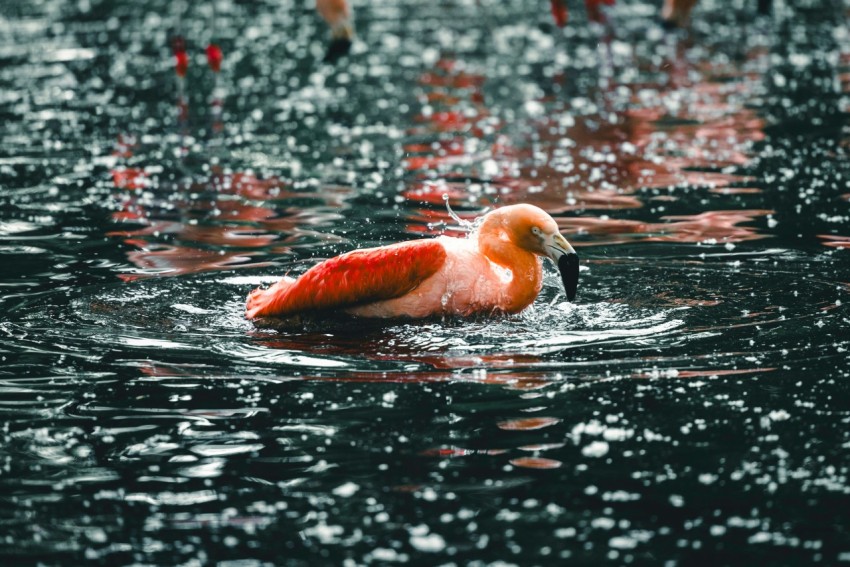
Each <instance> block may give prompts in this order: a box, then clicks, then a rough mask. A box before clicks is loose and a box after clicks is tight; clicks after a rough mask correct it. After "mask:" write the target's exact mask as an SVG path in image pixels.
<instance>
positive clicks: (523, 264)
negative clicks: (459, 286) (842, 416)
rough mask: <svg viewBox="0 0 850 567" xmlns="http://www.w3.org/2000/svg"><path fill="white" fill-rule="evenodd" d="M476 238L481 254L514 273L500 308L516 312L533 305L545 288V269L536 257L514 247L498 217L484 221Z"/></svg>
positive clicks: (507, 284)
mask: <svg viewBox="0 0 850 567" xmlns="http://www.w3.org/2000/svg"><path fill="white" fill-rule="evenodd" d="M477 236H478V249H479V250H480V251H481V253H482V254H484V255H485V256H486V257H487V258H488V259H489V260H490V261H491V262H493V263H495V264H498V265H499V266H501V267H503V268H505V269H507V270H510V273H511V279H510V282H508V283H506V287H505V290H504V293H503V295H502V298H501V301H500V307H501V309H502V310H504V311H505V312H507V313H516V312H519V311H522V310H523V309H525V308H526V307H528V306H529V305H531V303H532V302H533V301H534V299H535V298H536V297H537V294H538V293H540V288H541V287H542V286H543V269H542V267H541V265H540V260H539V259H538V258H537V256H535V255H534V254H533V253H531V252H529V251H527V250H523V249H522V248H520V247H519V246H517V245H516V244H514V243H513V241H511V239H510V237H509V236H508V233H507V231H506V229H505V227H504V225H503V224H502V222H501V219H499V217H498V216H496V215H493V216H492V217H491V218H489V219H487V220H485V221H484V224H482V225H481V227H480V228H479V230H478V235H477Z"/></svg>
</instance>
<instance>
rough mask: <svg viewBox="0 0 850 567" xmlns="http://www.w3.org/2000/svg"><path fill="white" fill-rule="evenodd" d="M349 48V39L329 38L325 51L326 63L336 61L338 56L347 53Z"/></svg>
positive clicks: (340, 56)
mask: <svg viewBox="0 0 850 567" xmlns="http://www.w3.org/2000/svg"><path fill="white" fill-rule="evenodd" d="M350 50H351V40H350V39H348V38H345V37H336V38H334V39H332V40H331V43H330V45H328V51H327V53H325V62H326V63H336V62H337V60H339V59H340V58H342V57H344V56H346V55H348V52H349V51H350Z"/></svg>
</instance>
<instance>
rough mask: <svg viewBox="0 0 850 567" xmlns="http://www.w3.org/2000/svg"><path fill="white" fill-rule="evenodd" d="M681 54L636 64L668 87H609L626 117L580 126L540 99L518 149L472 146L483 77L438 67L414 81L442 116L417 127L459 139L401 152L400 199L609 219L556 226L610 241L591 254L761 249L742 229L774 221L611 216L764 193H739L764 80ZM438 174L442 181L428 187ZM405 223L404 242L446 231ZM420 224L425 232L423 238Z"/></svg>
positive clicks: (576, 116) (617, 112)
mask: <svg viewBox="0 0 850 567" xmlns="http://www.w3.org/2000/svg"><path fill="white" fill-rule="evenodd" d="M607 49H609V50H610V46H608V47H607ZM687 49H688V47H687V45H685V44H680V45H678V47H677V48H676V49H674V50H672V51H670V52H669V53H668V56H667V57H666V58H664V57H662V59H661V61H660V62H656V61H655V60H652V62H651V63H649V61H648V60H639V59H636V60H635V62H634V64H635V66H637V67H641V66H643V67H645V71H646V72H648V73H656V74H657V73H659V72H663V73H664V76H665V77H666V81H664V80H661V81H659V82H657V83H627V84H616V83H612V84H609V86H608V87H607V89H608V90H609V91H611V92H612V93H613V92H617V93H618V94H617V96H618V97H619V98H622V93H623V92H625V93H627V95H628V97H629V98H630V105H629V107H628V108H626V109H625V110H623V109H620V108H611V109H605V108H603V109H599V111H598V112H595V113H590V114H587V113H583V112H582V111H580V110H574V109H573V108H572V107H571V102H561V101H557V100H554V99H543V100H542V101H541V108H542V109H544V111H543V112H542V113H540V114H539V115H537V116H536V117H535V116H533V117H532V118H531V119H524V121H522V122H521V123H520V124H519V129H520V131H524V130H525V131H527V133H526V135H525V139H522V138H520V139H519V140H517V136H512V137H509V136H507V135H504V134H499V133H498V131H497V129H496V128H495V127H494V128H493V129H491V130H490V133H491V135H492V134H494V133H496V136H495V138H491V139H492V140H493V141H492V142H489V143H488V144H486V145H484V144H481V143H469V142H470V138H471V137H473V136H478V132H477V131H475V132H473V131H472V126H473V125H474V126H476V127H481V124H482V120H481V118H482V117H487V116H490V115H491V112H490V111H489V110H488V109H487V108H486V106H485V104H484V102H483V99H482V98H480V97H478V96H477V95H479V94H480V93H481V92H482V89H483V86H484V84H485V83H486V82H487V80H488V79H487V77H482V76H480V75H474V76H466V75H465V74H464V72H463V69H462V68H461V69H460V70H458V64H457V62H452V61H443V62H441V63H440V65H439V66H438V67H439V70H438V71H436V72H435V73H429V74H427V75H426V76H423V78H422V80H421V81H420V83H421V84H422V85H423V87H425V88H426V94H425V100H426V101H427V102H428V103H429V104H433V105H434V106H435V107H437V108H436V110H435V109H431V110H433V112H432V113H431V114H429V115H427V116H425V115H423V116H421V117H420V119H421V120H422V121H424V122H428V123H430V124H431V129H432V130H433V131H435V132H446V131H449V130H450V131H451V132H453V133H454V136H453V137H452V138H451V139H445V138H440V139H438V140H436V141H434V142H433V143H423V142H417V143H415V144H408V145H407V146H405V156H406V158H405V161H404V165H405V167H406V169H407V170H408V171H409V172H410V174H411V180H410V181H409V183H408V185H407V187H406V189H405V190H404V193H403V195H404V197H405V198H406V199H408V200H410V201H413V202H418V203H422V204H424V205H429V206H435V205H436V207H435V208H437V209H440V208H441V205H442V202H443V199H444V196H446V197H447V198H448V201H449V202H450V203H451V205H452V206H454V207H455V208H457V209H462V208H466V209H473V210H475V211H476V212H480V211H481V210H483V209H484V208H486V207H490V206H493V204H494V203H498V204H499V205H503V204H512V203H518V202H525V203H532V204H535V205H537V206H540V207H541V208H543V209H545V210H547V211H549V212H550V213H553V214H561V215H563V216H565V217H566V215H564V214H565V213H573V212H583V211H601V212H604V213H605V214H606V216H596V215H593V216H586V217H579V218H562V219H560V221H561V223H562V226H563V227H565V228H566V229H568V230H569V229H572V230H573V231H574V232H577V233H579V234H581V233H587V234H593V235H603V236H605V238H603V239H602V240H594V244H595V243H602V244H618V243H631V242H690V243H696V242H706V243H711V242H723V243H726V242H732V243H734V242H741V241H746V240H755V239H758V238H763V237H764V235H761V234H759V231H758V229H757V228H755V227H745V226H741V225H742V224H745V223H747V222H751V221H753V220H755V219H756V218H758V217H761V216H764V215H765V214H768V213H769V212H770V211H762V210H742V211H735V210H715V211H706V212H700V213H697V214H692V215H678V216H667V217H660V219H659V220H657V221H650V222H642V221H635V220H623V219H612V218H609V217H608V216H607V215H610V214H612V213H613V212H616V211H621V210H622V211H625V210H639V209H642V208H644V207H645V204H646V203H647V202H648V200H669V201H675V200H677V199H680V195H681V193H680V192H688V191H694V190H700V191H708V192H709V193H712V194H714V195H755V194H758V193H760V192H761V190H760V189H758V188H751V187H747V186H745V184H746V183H749V182H751V181H752V179H751V178H749V177H746V176H744V175H740V174H737V173H735V172H734V170H735V169H736V168H740V167H741V166H745V165H747V164H748V163H749V162H750V148H751V146H752V144H754V143H756V142H759V141H761V140H763V139H764V136H765V135H764V127H765V122H764V120H763V119H762V118H761V117H759V116H758V115H757V114H756V112H755V111H754V110H752V109H750V108H746V107H744V106H743V104H742V102H741V101H742V100H743V99H745V98H746V97H747V96H748V95H751V94H752V92H753V90H754V89H757V88H759V86H758V85H759V84H760V80H761V79H760V74H759V73H757V72H754V71H752V70H749V69H747V67H748V64H745V65H743V67H744V68H745V69H747V70H745V71H740V70H738V69H736V68H735V66H734V65H732V64H715V65H714V66H713V67H712V66H709V65H707V64H702V65H696V64H693V63H691V62H690V60H689V58H688V55H687ZM747 57H748V58H749V60H750V61H753V62H755V61H759V60H761V59H763V58H764V57H766V53H765V52H764V50H763V49H759V48H756V49H753V50H752V51H751V52H750V53H748V54H747ZM609 64H610V63H609ZM461 67H462V66H461ZM554 80H555V82H558V81H559V80H561V81H564V82H566V81H569V80H570V78H569V77H567V76H562V77H560V78H558V77H556V78H555V79H554ZM432 95H434V96H432ZM472 95H476V96H474V97H473V96H472ZM591 98H592V97H591ZM603 104H604V103H603ZM438 110H439V112H437V111H438ZM484 122H486V121H484ZM445 125H449V126H450V127H449V128H448V129H447V128H445V127H444V126H445ZM529 129H530V131H528V130H529ZM420 133H421V132H420ZM473 141H476V142H478V141H480V140H473ZM434 172H436V173H437V174H439V175H441V176H442V177H441V178H437V179H434V175H433V174H434ZM742 185H743V186H742ZM652 189H655V190H657V189H667V190H668V191H669V192H670V194H669V195H662V196H659V195H654V194H650V192H649V191H647V190H652ZM653 212H654V211H653ZM469 216H471V215H469ZM409 220H410V224H409V225H408V230H409V231H410V232H411V233H415V234H422V233H433V232H436V231H438V230H440V229H442V227H443V226H445V225H448V226H451V225H452V224H453V221H452V220H451V218H450V217H449V215H448V214H447V213H444V212H441V211H427V210H423V209H419V210H416V211H415V212H414V214H413V215H411V216H410V217H409ZM423 221H424V222H427V223H430V226H428V227H427V228H426V227H423V226H421V224H419V223H421V222H423ZM579 244H584V243H579ZM586 245H590V244H586Z"/></svg>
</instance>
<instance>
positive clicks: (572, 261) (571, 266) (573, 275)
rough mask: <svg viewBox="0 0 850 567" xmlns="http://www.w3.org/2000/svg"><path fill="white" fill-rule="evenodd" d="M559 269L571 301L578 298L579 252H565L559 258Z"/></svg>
mask: <svg viewBox="0 0 850 567" xmlns="http://www.w3.org/2000/svg"><path fill="white" fill-rule="evenodd" d="M558 271H559V272H561V281H562V282H564V291H565V292H566V293H567V299H569V300H570V301H572V300H574V299H575V298H576V292H577V291H578V254H564V255H563V256H561V257H560V258H559V259H558Z"/></svg>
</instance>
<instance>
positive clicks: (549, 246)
mask: <svg viewBox="0 0 850 567" xmlns="http://www.w3.org/2000/svg"><path fill="white" fill-rule="evenodd" d="M488 225H489V226H488ZM493 229H495V232H496V235H495V236H496V238H499V239H501V240H508V241H510V242H511V243H512V244H513V245H515V246H516V247H518V248H520V249H522V250H525V251H527V252H531V253H533V254H537V255H538V256H545V257H546V258H549V259H550V260H552V261H553V262H555V264H556V265H557V266H558V270H559V271H560V272H561V280H562V281H563V283H564V289H565V290H566V292H567V299H569V300H570V301H572V300H573V299H575V296H576V290H577V288H578V273H579V262H578V254H576V251H575V249H574V248H573V247H572V246H571V245H570V243H569V242H567V239H566V238H564V236H563V235H562V234H561V232H560V231H559V230H558V223H556V222H555V219H553V218H552V217H551V216H549V214H548V213H547V212H546V211H544V210H543V209H541V208H539V207H535V206H534V205H527V204H520V205H510V206H507V207H502V208H501V209H496V210H495V211H492V212H491V213H489V214H488V215H487V217H486V218H485V219H484V222H483V223H482V225H481V232H482V233H485V232H491V231H493ZM488 237H490V238H491V237H492V236H489V235H488Z"/></svg>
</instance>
